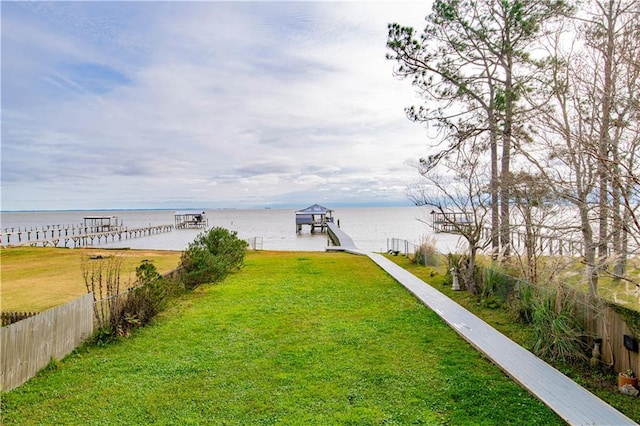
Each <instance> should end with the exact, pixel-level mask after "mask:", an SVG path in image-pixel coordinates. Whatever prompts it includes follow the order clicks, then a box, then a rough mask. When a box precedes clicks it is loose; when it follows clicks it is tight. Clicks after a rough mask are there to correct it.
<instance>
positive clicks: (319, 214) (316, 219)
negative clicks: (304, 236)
mask: <svg viewBox="0 0 640 426" xmlns="http://www.w3.org/2000/svg"><path fill="white" fill-rule="evenodd" d="M332 214H333V210H331V209H328V208H326V207H324V206H321V205H320V204H314V205H312V206H309V207H307V208H306V209H303V210H298V211H297V212H296V232H301V231H302V226H303V225H309V226H310V227H311V233H313V232H315V231H316V230H317V229H319V230H320V232H324V231H325V230H326V229H327V226H328V224H329V223H332V222H333V216H332Z"/></svg>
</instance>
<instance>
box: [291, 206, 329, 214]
mask: <svg viewBox="0 0 640 426" xmlns="http://www.w3.org/2000/svg"><path fill="white" fill-rule="evenodd" d="M331 212H333V210H331V209H328V208H326V207H324V206H321V205H320V204H314V205H312V206H309V207H307V208H306V209H304V210H298V211H297V212H296V214H327V213H331Z"/></svg>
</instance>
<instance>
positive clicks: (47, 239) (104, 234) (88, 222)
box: [0, 216, 173, 248]
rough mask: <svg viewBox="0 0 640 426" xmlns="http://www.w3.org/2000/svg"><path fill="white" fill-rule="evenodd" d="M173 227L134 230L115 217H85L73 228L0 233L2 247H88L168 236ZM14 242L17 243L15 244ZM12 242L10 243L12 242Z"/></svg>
mask: <svg viewBox="0 0 640 426" xmlns="http://www.w3.org/2000/svg"><path fill="white" fill-rule="evenodd" d="M172 230H173V225H151V224H149V226H141V227H137V228H129V227H126V226H123V224H122V220H120V221H118V218H117V217H116V216H85V217H84V221H83V222H82V223H79V224H73V225H46V226H41V227H31V228H26V227H25V228H15V227H14V228H4V229H2V232H0V245H2V246H27V245H29V246H32V247H37V246H42V247H67V248H71V247H73V248H77V247H90V246H94V245H96V244H100V243H101V242H103V241H102V240H103V239H104V243H108V242H109V239H111V242H115V241H116V239H117V240H118V241H122V240H123V239H131V238H138V237H144V236H149V235H153V234H159V233H162V232H171V231H172ZM16 239H17V241H16ZM12 240H13V241H12Z"/></svg>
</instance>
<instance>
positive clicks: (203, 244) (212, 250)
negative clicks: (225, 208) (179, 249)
mask: <svg viewBox="0 0 640 426" xmlns="http://www.w3.org/2000/svg"><path fill="white" fill-rule="evenodd" d="M246 249H247V242H246V241H243V240H241V239H239V238H238V237H237V232H235V231H229V230H227V229H225V228H220V227H216V228H212V229H210V230H209V231H207V232H204V233H201V234H200V235H198V236H197V237H196V239H195V240H194V241H193V242H192V243H190V244H189V247H188V248H187V250H186V251H185V252H184V253H183V254H182V257H181V259H180V266H181V278H182V282H183V283H184V286H185V287H186V288H188V289H194V288H196V287H197V286H199V285H200V284H204V283H215V282H219V281H222V280H223V279H224V278H225V277H226V276H227V275H228V274H229V273H230V272H231V271H232V270H234V269H240V268H241V267H242V266H243V265H244V255H245V251H246Z"/></svg>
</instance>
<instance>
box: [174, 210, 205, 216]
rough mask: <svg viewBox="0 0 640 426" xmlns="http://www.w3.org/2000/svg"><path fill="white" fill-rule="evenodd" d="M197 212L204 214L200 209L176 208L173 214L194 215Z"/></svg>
mask: <svg viewBox="0 0 640 426" xmlns="http://www.w3.org/2000/svg"><path fill="white" fill-rule="evenodd" d="M198 214H206V213H205V212H204V211H201V210H178V211H177V212H175V213H174V216H195V215H198Z"/></svg>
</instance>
